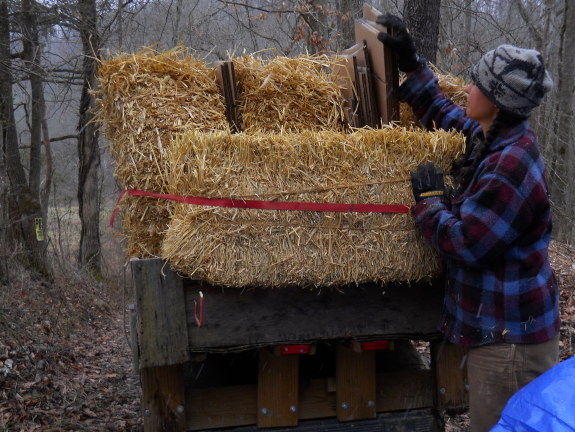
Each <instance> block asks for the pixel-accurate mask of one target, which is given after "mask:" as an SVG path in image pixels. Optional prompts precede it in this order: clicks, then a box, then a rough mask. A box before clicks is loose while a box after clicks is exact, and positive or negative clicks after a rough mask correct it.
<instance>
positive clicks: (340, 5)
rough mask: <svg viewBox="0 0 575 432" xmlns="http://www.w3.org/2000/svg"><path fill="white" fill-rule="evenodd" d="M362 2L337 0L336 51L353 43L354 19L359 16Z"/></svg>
mask: <svg viewBox="0 0 575 432" xmlns="http://www.w3.org/2000/svg"><path fill="white" fill-rule="evenodd" d="M362 4H363V0H337V11H338V15H337V28H338V32H339V34H340V36H339V37H338V39H337V49H338V51H339V50H344V49H346V48H349V47H350V46H352V45H353V44H354V43H355V31H354V20H355V19H357V18H359V17H360V16H361V7H362Z"/></svg>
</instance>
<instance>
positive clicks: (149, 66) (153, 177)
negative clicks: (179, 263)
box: [96, 49, 228, 257]
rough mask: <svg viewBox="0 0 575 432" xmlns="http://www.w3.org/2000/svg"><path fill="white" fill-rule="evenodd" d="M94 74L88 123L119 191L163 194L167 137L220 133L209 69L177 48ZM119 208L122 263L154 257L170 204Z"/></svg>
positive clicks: (112, 62) (219, 103)
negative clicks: (102, 142) (99, 133)
mask: <svg viewBox="0 0 575 432" xmlns="http://www.w3.org/2000/svg"><path fill="white" fill-rule="evenodd" d="M98 75H99V77H100V89H99V91H98V93H97V97H98V102H99V108H98V110H97V111H96V118H97V120H98V121H99V122H100V123H101V124H102V125H103V126H104V132H105V134H106V136H107V138H108V141H109V143H110V152H111V154H112V156H113V158H114V160H115V173H114V174H115V177H116V179H117V180H118V181H119V182H120V184H121V185H122V187H123V188H125V189H140V190H145V191H152V192H159V193H161V192H165V191H166V190H167V183H166V167H167V166H168V164H169V163H168V160H167V159H166V151H167V150H168V149H169V146H170V142H171V140H172V139H173V138H174V136H175V135H176V134H178V133H180V132H182V131H185V130H189V129H195V130H200V131H205V132H209V131H216V130H227V129H228V124H227V121H226V117H225V108H224V103H223V97H222V96H221V95H220V93H219V90H218V88H217V84H216V78H215V72H214V70H213V69H212V68H210V67H208V66H207V65H206V64H205V63H203V62H202V61H200V60H196V59H194V58H193V57H191V56H188V55H186V54H185V53H184V51H183V50H182V49H174V50H171V51H168V52H164V53H157V52H155V51H153V50H151V49H145V50H142V51H139V52H137V53H135V54H122V55H119V56H117V57H114V58H111V59H108V60H106V61H104V62H102V63H101V65H100V68H99V71H98ZM121 205H122V207H123V210H124V212H123V214H124V221H123V226H122V231H123V232H124V234H125V235H126V237H127V240H128V254H129V256H137V257H149V256H158V255H159V251H160V246H161V242H162V239H163V232H164V231H165V230H166V228H167V226H168V222H169V219H170V214H171V208H172V206H173V204H172V203H171V202H170V201H158V200H156V199H152V198H147V197H131V196H126V197H125V198H124V199H123V200H122V202H121Z"/></svg>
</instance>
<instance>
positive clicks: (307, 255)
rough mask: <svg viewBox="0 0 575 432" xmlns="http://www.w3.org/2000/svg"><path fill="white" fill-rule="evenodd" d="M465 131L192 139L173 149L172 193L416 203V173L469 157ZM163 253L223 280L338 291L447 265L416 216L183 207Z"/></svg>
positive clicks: (191, 271) (414, 276)
mask: <svg viewBox="0 0 575 432" xmlns="http://www.w3.org/2000/svg"><path fill="white" fill-rule="evenodd" d="M462 147H463V138H462V136H461V135H459V134H456V133H454V132H445V131H438V132H433V133H429V132H423V131H421V130H408V129H405V128H402V127H393V128H391V127H390V128H384V129H381V130H373V129H360V130H357V131H355V132H354V133H351V134H342V133H338V132H333V131H321V132H317V133H314V132H309V131H307V132H303V133H300V134H282V135H277V134H276V135H272V134H254V135H251V136H250V135H247V134H236V135H230V134H225V133H219V134H218V133H214V134H206V133H198V132H195V131H190V132H187V133H185V134H183V135H181V136H179V137H178V138H177V139H176V141H175V142H174V143H173V145H172V147H171V174H170V179H169V185H170V189H171V191H172V192H177V193H179V194H182V195H196V196H204V197H220V198H221V197H225V198H237V199H241V198H243V199H261V200H280V201H301V202H331V203H367V204H369V203H384V204H407V205H411V204H412V203H413V197H412V192H411V186H410V181H409V172H410V171H412V170H414V169H415V167H416V166H417V165H418V164H419V163H420V162H422V161H433V162H434V163H436V164H437V165H439V166H441V167H442V168H443V169H444V170H446V172H448V171H449V170H450V167H451V161H452V160H453V159H454V158H456V157H457V156H458V155H459V154H460V153H461V151H462ZM162 256H163V257H164V258H165V259H167V260H169V261H170V263H171V265H172V267H173V268H174V269H176V270H177V271H178V272H180V273H181V274H183V275H185V276H188V277H192V278H196V279H200V280H205V281H208V282H210V283H214V284H221V285H226V286H232V287H243V286H271V287H274V286H275V287H278V286H287V285H299V286H338V285H342V284H348V283H362V282H367V281H382V282H388V281H398V280H401V281H404V280H421V279H426V278H430V277H432V276H435V275H437V274H438V272H439V271H440V260H439V258H438V257H437V256H436V255H435V253H434V252H433V251H432V250H431V248H430V247H429V246H428V245H427V243H426V242H425V241H424V240H423V239H422V238H421V236H420V235H419V234H418V231H417V229H416V227H415V225H414V222H413V220H412V217H411V215H410V214H380V213H335V212H304V211H279V210H254V209H234V208H221V207H206V206H195V205H188V204H177V205H176V207H175V208H174V213H173V215H172V219H171V222H170V225H169V228H168V230H167V232H166V235H165V238H164V243H163V246H162Z"/></svg>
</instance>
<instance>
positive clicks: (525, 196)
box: [399, 65, 560, 346]
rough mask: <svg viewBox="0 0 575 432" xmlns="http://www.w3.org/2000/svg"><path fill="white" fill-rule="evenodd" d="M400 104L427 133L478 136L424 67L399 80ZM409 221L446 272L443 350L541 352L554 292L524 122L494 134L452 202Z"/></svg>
mask: <svg viewBox="0 0 575 432" xmlns="http://www.w3.org/2000/svg"><path fill="white" fill-rule="evenodd" d="M399 97H400V100H402V101H405V102H408V103H409V104H410V105H411V107H412V108H413V110H414V113H415V115H416V116H417V117H418V118H419V119H420V120H421V122H422V123H423V125H424V126H425V127H427V128H428V129H432V128H433V127H438V128H443V129H451V128H454V129H456V130H459V131H461V132H462V133H463V134H464V135H465V136H466V138H467V139H468V141H469V140H470V139H473V138H474V136H475V135H477V134H480V133H482V131H481V127H480V125H479V124H478V123H477V122H475V121H474V120H472V119H470V118H468V117H467V116H466V115H465V110H464V109H462V108H461V107H459V106H458V105H456V104H454V103H453V102H452V101H450V100H449V99H447V98H446V97H445V95H444V94H443V93H442V92H441V90H440V89H439V87H438V85H437V79H436V78H435V76H434V75H433V73H432V72H431V71H430V69H429V68H428V67H427V66H425V65H422V66H421V67H420V68H419V69H418V70H417V71H415V72H414V73H413V74H411V75H410V76H409V77H408V78H407V79H406V81H405V82H404V83H403V84H402V86H401V87H400V90H399ZM470 157H471V158H473V157H474V154H473V153H471V155H470ZM412 215H413V216H414V218H415V221H416V223H417V225H418V226H419V228H420V230H421V233H422V234H423V236H424V237H425V238H426V239H427V240H428V241H429V242H431V244H432V245H433V247H434V249H435V250H436V251H437V252H438V253H439V254H440V255H441V256H442V258H443V260H444V262H445V265H446V279H447V283H446V293H445V299H444V308H443V314H442V318H441V323H440V330H441V331H442V332H443V333H444V334H445V335H446V337H447V338H448V339H449V341H451V342H452V343H457V344H462V345H466V346H477V345H484V344H489V343H497V342H507V343H541V342H545V341H547V340H549V339H551V338H553V337H554V336H555V335H556V334H557V332H558V330H559V326H560V322H559V293H558V288H557V285H556V282H555V279H554V277H553V273H552V270H551V266H550V263H549V256H548V246H549V241H550V235H551V209H550V203H549V198H548V192H547V185H546V181H545V177H544V167H543V160H542V158H541V155H540V152H539V149H538V146H537V143H536V140H535V137H534V136H533V134H532V132H531V131H530V130H529V128H528V123H527V121H525V122H523V123H521V124H519V125H518V126H516V127H513V128H509V129H507V130H503V131H502V132H501V133H500V134H499V136H498V138H497V139H495V141H494V142H493V143H492V144H491V145H490V148H489V151H488V154H487V156H486V157H485V158H484V159H483V160H482V162H481V163H480V164H479V166H478V168H477V170H476V172H475V173H474V175H473V178H472V180H471V182H470V184H469V186H468V187H467V189H466V190H465V191H464V192H463V193H462V194H461V196H459V197H457V198H455V199H454V200H453V201H452V202H447V201H446V199H444V198H438V197H436V198H429V199H425V200H423V201H421V202H420V203H418V204H416V205H415V206H414V207H413V208H412Z"/></svg>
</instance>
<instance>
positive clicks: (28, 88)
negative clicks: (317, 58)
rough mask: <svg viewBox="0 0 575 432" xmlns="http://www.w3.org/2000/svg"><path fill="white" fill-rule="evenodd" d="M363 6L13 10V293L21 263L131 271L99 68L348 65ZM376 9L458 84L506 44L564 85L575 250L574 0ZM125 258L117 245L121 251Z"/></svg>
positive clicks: (214, 1) (95, 3) (49, 268)
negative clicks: (121, 239) (118, 59)
mask: <svg viewBox="0 0 575 432" xmlns="http://www.w3.org/2000/svg"><path fill="white" fill-rule="evenodd" d="M363 3H364V2H363V1H360V0H331V1H327V0H282V1H279V0H249V1H248V0H238V1H226V0H187V1H183V0H114V1H112V0H107V1H102V0H74V1H71V0H65V1H62V0H59V1H51V0H43V1H36V0H21V1H16V0H1V1H0V127H1V131H2V133H1V140H2V146H1V149H2V150H1V156H2V157H1V160H0V197H1V198H0V226H1V229H0V262H1V265H0V281H3V282H4V283H6V282H8V281H9V280H10V278H11V277H12V276H11V272H13V271H14V269H16V268H18V266H16V267H14V266H13V263H17V264H18V265H23V266H24V267H25V268H28V269H31V270H33V271H35V272H37V273H38V274H40V275H43V277H47V278H50V277H53V276H54V274H55V272H56V273H58V272H60V273H61V272H68V271H77V270H78V269H80V270H82V271H87V272H88V274H90V275H91V276H93V277H95V278H96V279H100V278H102V277H104V276H106V275H108V276H109V275H110V274H111V273H114V272H116V271H118V268H117V264H118V259H117V258H118V256H117V255H118V254H117V253H105V252H103V246H102V245H103V243H108V241H107V240H106V241H105V240H104V239H105V238H106V239H107V238H111V239H113V238H115V237H114V236H112V235H111V232H110V230H108V229H107V228H104V227H105V224H103V223H102V222H103V221H104V220H105V219H107V217H108V216H109V213H110V211H111V207H113V205H114V203H115V200H116V199H117V196H118V194H119V190H118V187H117V185H116V184H115V182H114V179H113V175H112V173H113V167H112V162H111V161H110V159H109V156H108V152H107V150H106V148H107V143H106V141H105V138H104V137H103V135H102V134H100V131H99V130H98V128H97V126H96V125H95V124H94V123H93V122H91V120H92V115H93V114H92V111H91V108H92V107H94V105H95V100H94V95H93V93H92V92H90V90H93V89H95V88H97V84H98V83H97V78H96V73H97V67H98V62H99V60H100V59H102V58H105V57H109V56H114V55H116V54H117V53H119V52H135V51H137V50H139V49H141V48H143V47H150V46H151V47H154V48H155V49H156V50H158V51H164V50H168V49H171V48H173V47H175V46H178V45H183V46H184V47H186V48H187V49H189V50H190V51H191V52H192V53H193V55H195V56H196V57H201V58H204V59H206V60H207V61H208V62H211V61H216V60H222V59H227V58H229V56H230V55H238V54H241V53H243V52H247V53H253V52H260V51H261V52H263V53H264V55H265V53H268V54H269V55H286V56H295V55H298V54H302V53H305V52H308V53H312V54H313V53H318V52H334V51H335V52H337V51H338V50H342V49H345V48H347V47H349V46H351V45H352V41H353V20H354V19H355V18H356V17H359V16H361V8H362V5H363ZM370 3H371V4H372V5H373V6H375V7H376V8H377V9H379V10H380V11H385V12H390V13H393V14H397V15H400V16H403V17H404V19H405V20H406V22H407V24H408V26H409V27H410V29H411V31H412V33H413V34H414V37H415V39H416V42H417V44H418V48H419V51H420V52H421V53H423V55H424V56H425V57H426V58H427V59H428V60H430V61H432V62H433V63H434V64H436V65H437V66H438V67H439V68H440V69H441V70H443V71H445V72H448V73H451V74H454V75H459V76H463V77H465V78H467V74H468V70H469V68H470V66H471V65H472V64H473V63H474V62H476V61H477V60H478V59H479V57H480V56H481V55H482V54H484V53H485V52H486V51H488V50H490V49H492V48H494V47H495V46H497V45H499V44H501V43H512V44H515V45H519V46H523V47H531V48H535V49H537V50H539V51H540V52H542V53H543V57H544V58H545V59H546V63H547V67H548V69H549V71H550V72H551V74H552V76H553V78H554V81H555V86H554V88H553V90H552V92H551V94H550V95H549V96H548V97H547V98H546V99H545V102H544V104H543V105H542V106H541V107H540V108H539V109H538V110H537V112H536V113H535V115H534V116H533V119H532V122H531V125H532V127H533V128H534V129H535V132H536V134H537V136H538V138H539V141H540V144H541V148H542V151H543V154H544V156H545V160H546V163H547V170H548V181H549V185H550V195H551V200H552V203H553V212H554V238H555V239H556V240H559V241H562V242H565V243H572V242H573V240H574V238H575V228H574V224H573V213H574V211H573V210H574V207H575V187H573V184H572V182H573V178H574V175H575V172H574V170H575V164H574V163H573V162H574V160H573V158H574V155H573V153H574V139H575V138H574V137H575V121H574V114H573V112H574V106H575V74H573V73H572V71H573V70H575V50H574V49H573V46H574V45H575V18H574V17H575V5H574V4H573V3H572V2H569V1H568V0H505V1H504V0H481V1H480V0H443V1H441V0H430V1H422V0H406V1H399V0H393V1H391V0H378V1H371V2H370ZM569 47H571V48H569ZM64 227H65V228H67V229H66V230H64V229H63V228H64ZM72 228H75V229H77V232H74V231H73V229H72ZM71 229H72V230H71ZM116 240H117V238H116ZM108 246H110V244H108ZM118 249H121V245H118V244H116V245H114V241H112V246H111V248H110V250H118ZM119 261H121V260H119ZM112 263H114V264H113V266H115V268H111V267H110V266H112Z"/></svg>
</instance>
